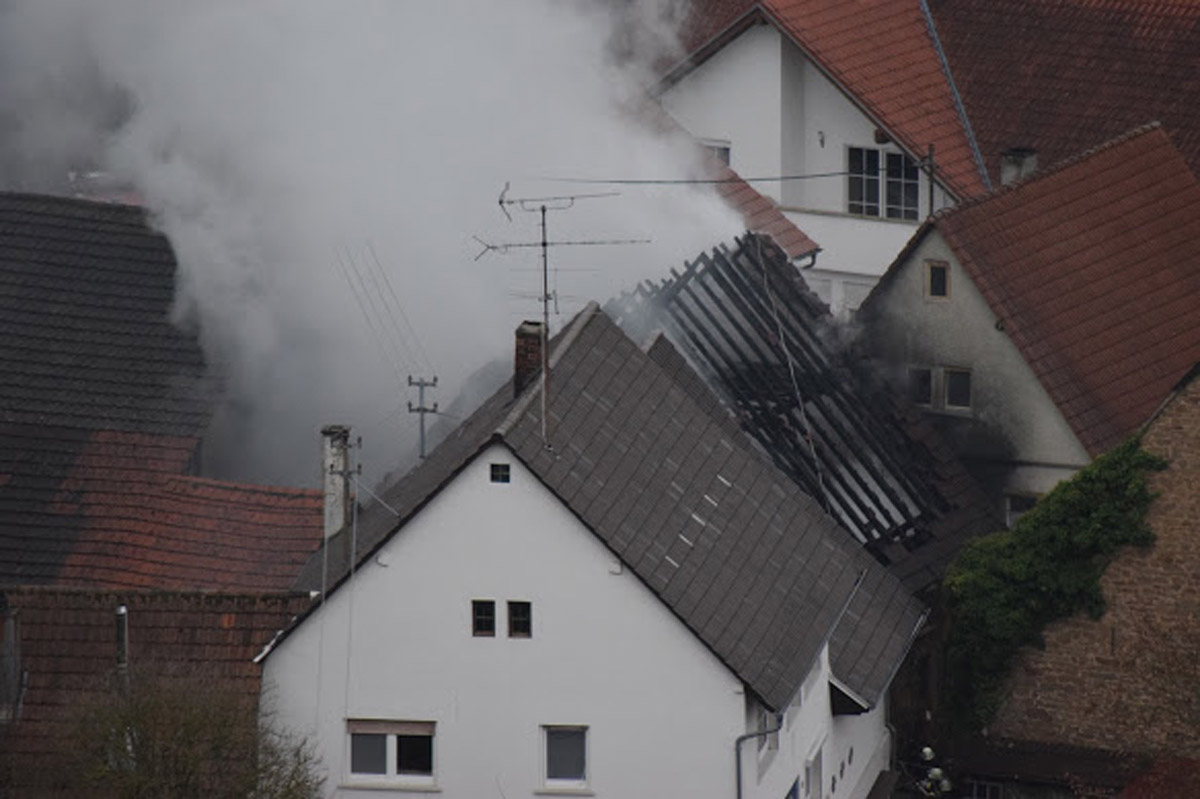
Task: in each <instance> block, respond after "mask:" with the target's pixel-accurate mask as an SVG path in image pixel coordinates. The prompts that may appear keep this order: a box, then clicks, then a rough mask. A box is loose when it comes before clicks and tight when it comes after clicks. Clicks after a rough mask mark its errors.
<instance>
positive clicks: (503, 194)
mask: <svg viewBox="0 0 1200 799" xmlns="http://www.w3.org/2000/svg"><path fill="white" fill-rule="evenodd" d="M509 187H510V184H509V183H508V182H505V184H504V188H503V189H502V190H501V191H500V198H499V199H498V200H497V201H496V202H497V205H499V206H500V210H501V212H503V214H504V216H505V217H506V218H507V219H508V221H509V222H511V221H512V220H513V218H512V214H511V213H509V209H510V208H513V209H517V210H520V211H524V212H526V213H531V214H538V215H539V216H540V222H541V230H542V237H541V240H540V241H519V242H509V243H504V244H491V243H489V242H486V241H484V240H483V239H481V238H479V237H478V236H473V237H472V238H474V239H475V241H477V242H479V244H480V245H481V246H482V247H483V249H481V250H480V251H479V254H478V255H476V256H475V260H476V261H478V260H479V259H480V258H482V257H483V256H485V255H487V254H488V253H489V252H495V253H499V254H501V255H504V254H507V253H508V251H509V250H511V249H515V248H521V247H540V248H541V250H542V294H541V297H540V301H541V303H542V347H541V349H542V444H543V445H544V446H545V447H546V448H547V449H549V448H550V431H549V427H548V421H547V420H548V414H549V405H550V402H549V397H550V303H551V301H552V300H553V299H554V297H553V296H552V295H551V293H550V266H549V263H550V256H549V250H550V248H551V247H606V246H612V245H618V244H649V243H650V239H590V240H589V239H581V240H564V241H550V240H549V238H548V237H547V234H546V213H547V212H549V211H566V210H568V209H570V208H573V207H574V206H575V203H576V202H578V201H579V200H597V199H601V198H606V197H617V196H620V192H616V191H606V192H598V193H595V194H560V195H556V196H552V197H509V196H508V191H509Z"/></svg>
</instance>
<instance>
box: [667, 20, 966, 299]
mask: <svg viewBox="0 0 1200 799" xmlns="http://www.w3.org/2000/svg"><path fill="white" fill-rule="evenodd" d="M659 100H660V102H661V103H662V104H663V106H664V107H665V108H666V109H667V111H668V112H670V114H671V115H672V116H673V117H674V118H675V119H676V120H678V121H679V123H680V124H681V125H682V126H683V127H684V128H685V129H686V130H688V132H690V133H691V134H692V135H693V136H695V137H696V138H697V139H698V140H700V141H701V142H703V143H705V144H707V145H709V146H710V147H713V148H714V149H716V150H719V151H722V152H726V151H727V153H728V159H729V163H730V166H731V167H733V169H734V170H735V171H736V172H738V174H739V175H741V176H742V177H743V178H744V179H747V180H751V181H752V182H753V185H754V187H755V189H757V190H758V191H759V192H761V193H762V194H764V195H766V196H768V197H770V198H771V199H773V200H774V201H775V202H776V203H778V204H779V206H780V210H781V211H783V213H784V214H785V215H786V216H787V218H788V219H789V220H790V221H792V222H793V223H795V224H796V225H797V226H798V227H799V228H800V229H802V230H803V231H804V232H805V233H807V234H808V235H809V236H811V237H812V238H813V239H814V240H815V241H816V242H817V243H818V244H819V245H820V246H821V252H820V254H819V256H818V258H817V261H816V266H815V267H814V268H813V269H811V270H806V271H805V279H806V280H807V281H808V283H809V285H810V287H811V288H812V289H813V290H814V291H816V292H817V294H818V295H819V296H820V297H821V298H822V299H823V300H825V301H826V302H827V303H829V304H830V306H831V308H832V309H833V310H834V311H843V310H853V309H854V308H857V307H858V304H859V303H860V302H861V301H862V300H863V299H864V298H865V297H866V295H867V294H868V293H869V292H870V290H871V287H872V286H874V285H875V283H876V281H877V280H878V278H879V276H880V275H882V274H883V271H884V270H885V269H886V268H887V266H888V264H889V263H890V262H891V261H892V259H893V258H894V257H895V254H896V253H897V252H899V251H900V250H901V249H902V248H903V246H904V244H905V243H906V242H907V241H908V239H909V238H910V237H911V236H912V234H913V233H914V232H915V231H916V229H917V225H918V223H919V222H920V220H923V219H925V218H926V217H927V216H928V215H929V214H930V213H932V212H933V211H936V210H938V209H940V208H943V207H946V206H949V205H952V204H954V198H953V196H952V195H951V194H950V193H948V192H947V191H946V189H945V188H944V187H943V186H942V185H941V184H940V183H939V182H937V181H935V182H934V186H933V191H932V193H931V192H930V185H929V177H928V174H927V173H926V171H925V170H924V169H923V168H922V166H921V163H920V162H921V160H922V159H924V158H925V157H926V155H927V154H926V153H905V152H904V151H903V150H902V149H901V148H900V147H899V146H897V144H896V143H895V142H893V141H892V140H891V139H890V138H889V137H888V136H887V134H886V132H885V131H884V130H883V129H882V128H881V126H880V125H879V124H878V123H877V122H876V121H874V120H872V119H871V117H870V116H869V115H868V114H867V113H866V111H864V110H863V108H862V107H861V106H860V105H859V104H858V103H857V102H856V101H855V100H853V99H852V98H851V97H850V96H849V95H848V94H847V93H846V92H844V91H843V90H842V89H841V88H840V87H839V86H838V85H837V84H836V83H835V82H834V81H833V80H832V79H831V78H830V77H829V75H828V74H827V73H826V72H825V71H824V70H823V69H822V68H821V67H820V66H819V65H818V64H817V63H816V62H814V61H813V60H812V59H811V58H809V57H808V56H807V55H806V54H805V53H804V52H803V51H802V50H801V49H800V48H799V47H798V46H797V45H796V44H795V43H794V42H793V41H792V40H791V38H789V37H788V36H787V35H786V34H785V33H784V32H782V31H781V30H780V29H779V28H778V27H776V26H775V25H773V24H757V25H753V26H751V27H749V28H747V29H746V30H745V31H744V32H742V33H741V34H740V35H738V36H737V37H736V38H735V39H733V40H732V41H731V42H729V43H728V44H726V45H724V46H723V47H722V48H721V49H720V50H718V51H717V52H716V53H714V54H713V55H712V56H711V57H709V58H708V59H706V60H704V61H703V62H701V63H700V64H698V65H697V66H696V67H695V68H694V69H692V70H690V71H688V72H686V73H685V74H684V75H683V76H682V77H681V78H679V79H678V80H677V81H676V82H674V83H672V84H671V85H669V86H667V87H666V88H665V89H664V90H663V91H662V93H661V95H660V97H659ZM935 156H936V153H935ZM778 177H783V178H791V179H785V180H766V181H756V180H754V179H755V178H778Z"/></svg>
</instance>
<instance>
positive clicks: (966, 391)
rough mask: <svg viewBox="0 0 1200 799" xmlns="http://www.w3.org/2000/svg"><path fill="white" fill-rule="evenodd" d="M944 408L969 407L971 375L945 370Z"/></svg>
mask: <svg viewBox="0 0 1200 799" xmlns="http://www.w3.org/2000/svg"><path fill="white" fill-rule="evenodd" d="M946 406H947V407H951V408H970V407H971V373H970V372H962V371H955V370H951V369H947V370H946Z"/></svg>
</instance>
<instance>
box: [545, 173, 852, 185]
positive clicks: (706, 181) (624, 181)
mask: <svg viewBox="0 0 1200 799" xmlns="http://www.w3.org/2000/svg"><path fill="white" fill-rule="evenodd" d="M849 174H851V173H850V171H849V170H846V169H843V170H840V171H838V172H810V173H809V174H807V175H771V176H766V177H753V178H744V177H740V176H737V177H730V178H679V179H673V180H666V179H653V178H647V179H637V178H574V177H570V178H556V177H547V178H539V180H547V181H551V182H553V183H587V184H593V185H602V186H695V185H699V186H712V185H719V184H722V183H785V182H787V181H791V180H813V179H816V178H837V177H845V176H846V175H849Z"/></svg>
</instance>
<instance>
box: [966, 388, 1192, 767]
mask: <svg viewBox="0 0 1200 799" xmlns="http://www.w3.org/2000/svg"><path fill="white" fill-rule="evenodd" d="M1143 446H1144V447H1145V449H1147V450H1148V451H1150V452H1153V453H1155V454H1157V455H1160V456H1161V457H1164V458H1166V459H1167V460H1168V461H1169V462H1170V465H1169V467H1168V468H1167V470H1166V471H1164V472H1161V473H1157V474H1155V475H1153V477H1152V478H1151V485H1152V487H1153V489H1154V490H1155V491H1157V492H1159V494H1160V496H1159V497H1158V499H1156V500H1155V502H1154V504H1153V505H1152V506H1151V509H1150V514H1149V523H1150V526H1151V527H1152V529H1153V530H1154V532H1155V534H1156V536H1157V539H1156V541H1155V543H1154V545H1153V546H1152V547H1150V548H1149V549H1146V550H1136V549H1128V550H1126V551H1123V552H1122V553H1120V554H1119V555H1118V556H1117V558H1116V560H1114V561H1113V562H1112V563H1111V564H1110V565H1109V567H1108V570H1107V571H1106V572H1105V574H1104V577H1103V578H1102V580H1101V586H1102V588H1103V591H1104V597H1105V599H1106V601H1107V603H1108V609H1107V611H1106V612H1105V614H1104V616H1103V617H1102V618H1100V619H1099V620H1092V619H1090V618H1088V617H1087V616H1079V617H1076V618H1072V619H1069V620H1067V621H1065V622H1059V623H1056V624H1054V625H1052V626H1051V627H1050V628H1048V630H1047V632H1046V636H1045V639H1046V648H1045V650H1044V651H1038V650H1030V651H1028V652H1026V653H1024V655H1023V656H1022V659H1021V663H1020V665H1019V666H1018V667H1017V669H1016V671H1015V675H1014V678H1013V685H1012V693H1011V695H1010V697H1009V699H1008V700H1007V702H1006V703H1005V706H1004V707H1003V709H1002V710H1001V712H1000V715H999V716H998V718H997V720H996V722H995V723H994V724H993V726H992V728H991V730H990V731H989V732H990V733H991V734H992V735H999V736H1003V737H1006V738H1014V739H1019V740H1025V741H1041V742H1048V743H1050V742H1052V743H1056V744H1072V745H1077V746H1086V747H1096V748H1102V749H1106V750H1110V751H1116V752H1136V753H1146V754H1152V753H1171V754H1175V755H1184V756H1190V757H1197V756H1200V379H1195V378H1194V379H1192V380H1191V382H1190V383H1189V384H1188V385H1187V386H1186V387H1185V388H1184V389H1183V390H1182V391H1181V392H1180V393H1179V394H1178V395H1177V396H1175V398H1174V399H1173V400H1172V401H1171V402H1170V403H1169V404H1168V405H1167V406H1166V407H1165V409H1164V410H1163V411H1162V413H1161V415H1160V416H1159V417H1158V418H1157V419H1156V420H1155V421H1154V422H1153V423H1152V424H1151V425H1150V427H1149V429H1148V430H1147V432H1146V435H1145V438H1144V439H1143Z"/></svg>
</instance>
